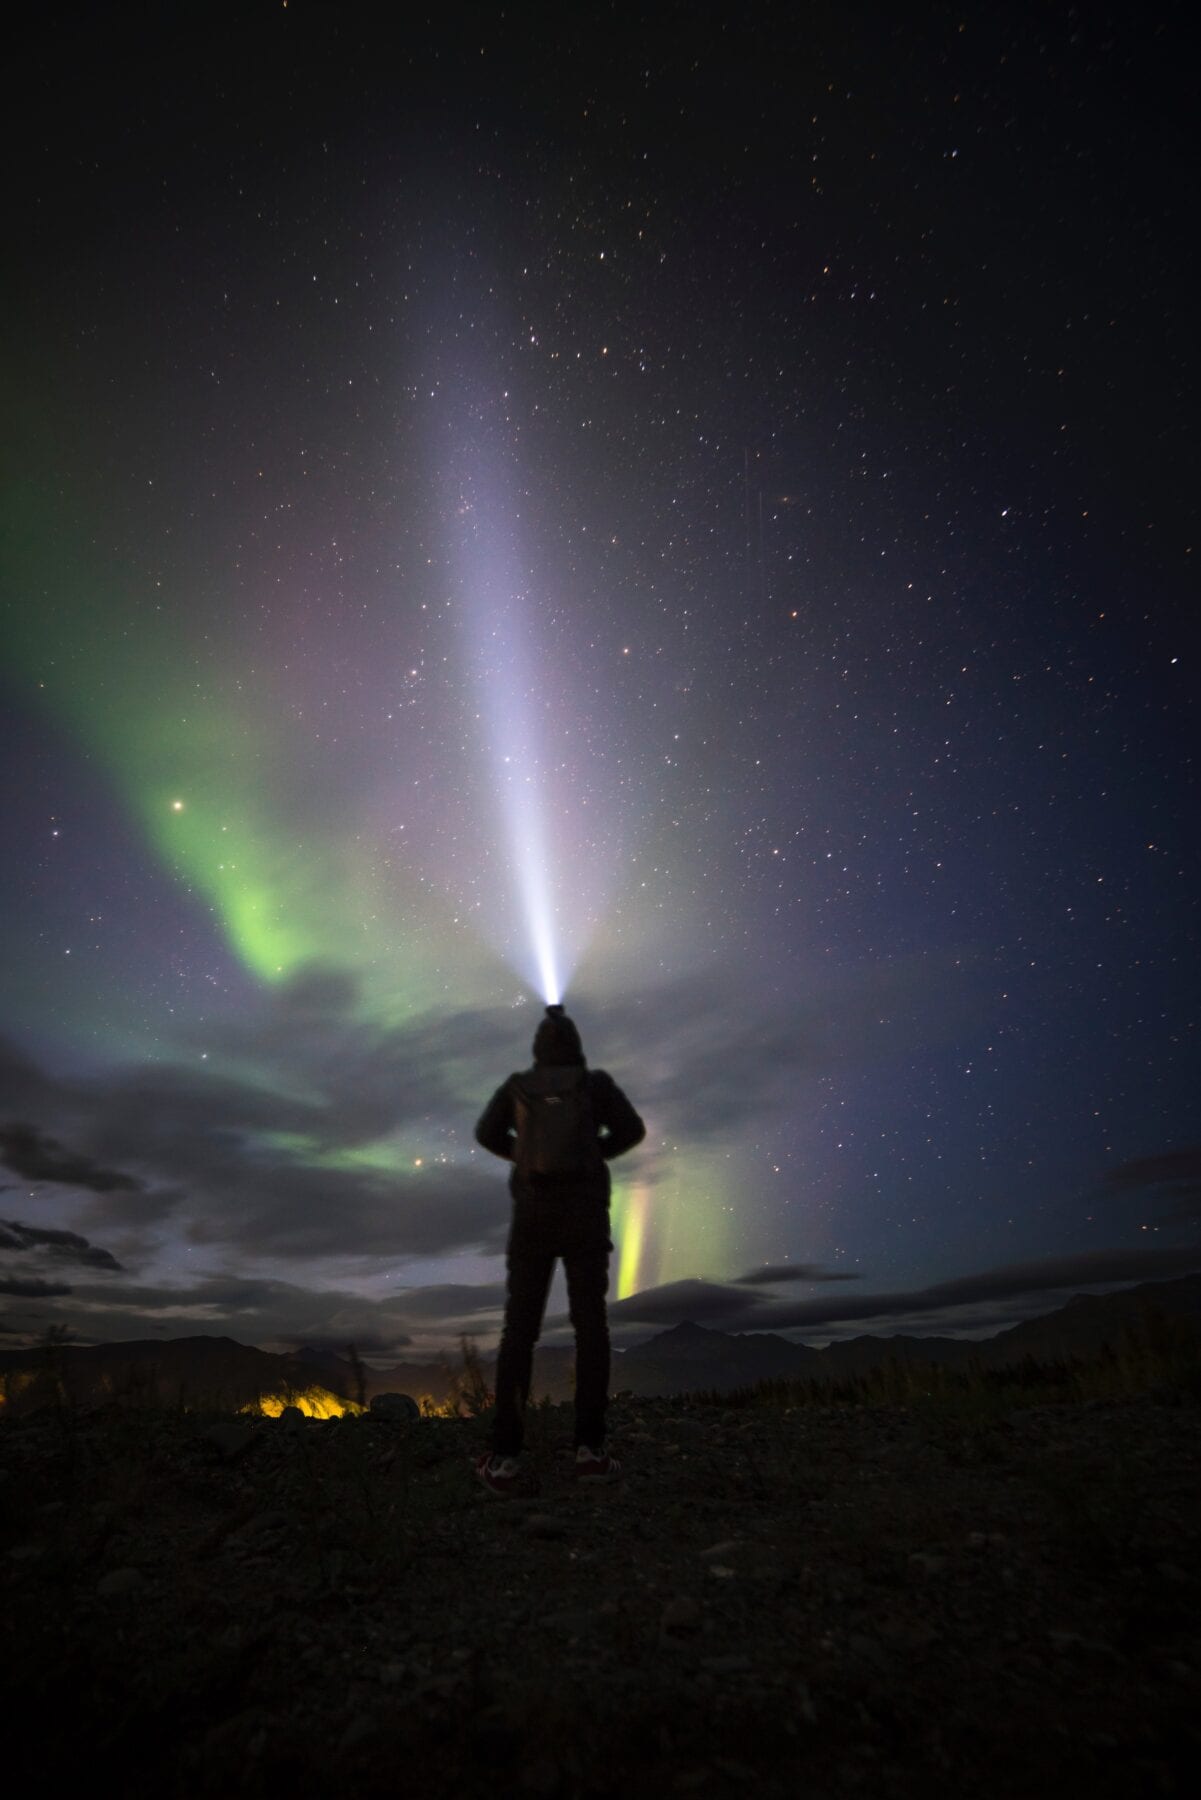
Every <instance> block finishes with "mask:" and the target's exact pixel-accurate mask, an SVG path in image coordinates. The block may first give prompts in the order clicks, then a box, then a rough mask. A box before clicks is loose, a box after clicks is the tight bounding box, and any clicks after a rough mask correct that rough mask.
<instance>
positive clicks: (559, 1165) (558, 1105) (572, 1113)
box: [513, 1069, 602, 1182]
mask: <svg viewBox="0 0 1201 1800" xmlns="http://www.w3.org/2000/svg"><path fill="white" fill-rule="evenodd" d="M513 1108H514V1113H515V1116H516V1124H517V1144H516V1147H515V1151H514V1156H513V1160H514V1162H515V1163H516V1165H517V1171H518V1173H519V1174H520V1175H523V1176H524V1177H525V1178H526V1179H527V1180H532V1181H534V1182H538V1181H539V1179H543V1180H550V1181H553V1180H556V1179H557V1180H565V1179H568V1178H570V1177H571V1176H575V1177H576V1178H577V1179H578V1178H579V1177H581V1176H584V1175H590V1174H592V1173H593V1172H594V1171H595V1169H596V1167H597V1165H598V1164H599V1163H600V1162H601V1160H602V1158H601V1155H600V1148H599V1145H598V1142H597V1135H596V1121H595V1119H594V1118H593V1114H592V1100H591V1096H590V1095H589V1092H588V1073H587V1070H585V1069H581V1070H580V1077H579V1080H578V1081H577V1082H576V1083H575V1084H574V1085H573V1086H571V1087H567V1088H559V1089H551V1090H549V1091H545V1092H544V1091H542V1090H541V1089H540V1087H538V1086H536V1085H534V1084H530V1085H528V1086H527V1085H526V1084H525V1083H523V1082H522V1081H521V1080H520V1079H519V1078H517V1077H514V1081H513Z"/></svg>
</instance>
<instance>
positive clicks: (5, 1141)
mask: <svg viewBox="0 0 1201 1800" xmlns="http://www.w3.org/2000/svg"><path fill="white" fill-rule="evenodd" d="M0 1161H2V1162H4V1163H5V1164H6V1165H7V1167H8V1168H10V1169H11V1170H12V1171H13V1173H14V1175H24V1176H25V1177H26V1178H27V1180H29V1181H53V1182H56V1183H57V1184H58V1185H59V1186H61V1187H77V1188H90V1189H92V1190H93V1192H95V1193H97V1194H107V1193H112V1192H115V1191H117V1190H119V1189H132V1188H137V1187H138V1186H139V1185H140V1184H139V1183H138V1182H137V1181H135V1179H134V1178H133V1176H132V1175H126V1174H123V1173H121V1171H120V1170H118V1169H104V1168H101V1167H100V1166H99V1165H98V1164H96V1163H94V1162H92V1160H91V1159H90V1158H89V1157H86V1156H80V1155H78V1154H77V1153H74V1152H72V1151H70V1150H64V1149H63V1147H62V1145H61V1144H59V1143H58V1142H57V1141H56V1140H55V1139H54V1138H52V1137H47V1136H46V1135H45V1134H44V1133H43V1132H41V1131H39V1130H38V1128H37V1127H36V1126H35V1125H24V1124H20V1123H12V1124H8V1125H3V1126H0Z"/></svg>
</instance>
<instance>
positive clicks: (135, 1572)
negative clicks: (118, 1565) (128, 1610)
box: [96, 1569, 143, 1600]
mask: <svg viewBox="0 0 1201 1800" xmlns="http://www.w3.org/2000/svg"><path fill="white" fill-rule="evenodd" d="M142 1580H143V1576H142V1571H141V1570H140V1569H109V1571H108V1572H107V1574H105V1575H102V1576H101V1577H100V1579H99V1581H98V1582H97V1583H96V1592H97V1594H98V1595H99V1596H100V1598H101V1599H102V1600H112V1599H114V1598H117V1597H118V1596H120V1595H121V1594H132V1592H133V1590H134V1589H135V1588H139V1587H141V1585H142Z"/></svg>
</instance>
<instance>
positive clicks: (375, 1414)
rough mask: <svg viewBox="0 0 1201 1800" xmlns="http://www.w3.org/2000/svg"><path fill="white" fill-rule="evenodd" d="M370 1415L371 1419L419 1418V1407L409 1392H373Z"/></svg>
mask: <svg viewBox="0 0 1201 1800" xmlns="http://www.w3.org/2000/svg"><path fill="white" fill-rule="evenodd" d="M371 1417H372V1418H373V1419H401V1420H403V1419H419V1418H420V1417H421V1408H420V1407H419V1406H418V1404H417V1402H416V1400H414V1399H413V1396H412V1395H411V1394H391V1393H389V1394H373V1395H372V1397H371Z"/></svg>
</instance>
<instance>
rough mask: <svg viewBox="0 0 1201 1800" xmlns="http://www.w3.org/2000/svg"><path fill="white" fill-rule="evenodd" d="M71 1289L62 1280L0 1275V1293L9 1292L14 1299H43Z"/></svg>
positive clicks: (66, 1292)
mask: <svg viewBox="0 0 1201 1800" xmlns="http://www.w3.org/2000/svg"><path fill="white" fill-rule="evenodd" d="M71 1291H72V1290H71V1289H70V1288H69V1287H68V1286H67V1284H66V1282H63V1281H42V1280H41V1279H40V1278H39V1277H37V1276H22V1275H11V1276H10V1275H0V1294H11V1295H12V1296H13V1298H14V1299H21V1300H45V1299H50V1298H52V1297H57V1296H59V1295H62V1294H69V1293H70V1292H71Z"/></svg>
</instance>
